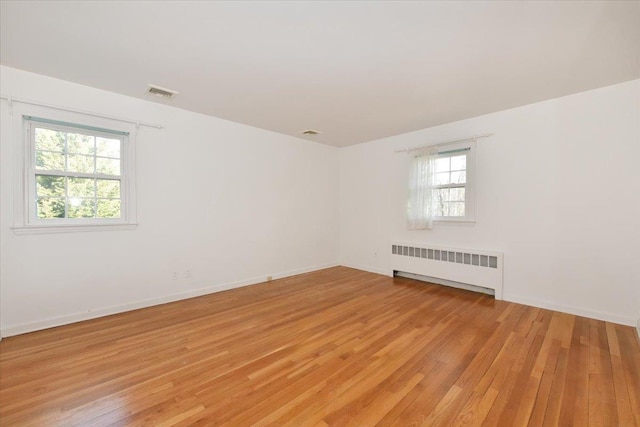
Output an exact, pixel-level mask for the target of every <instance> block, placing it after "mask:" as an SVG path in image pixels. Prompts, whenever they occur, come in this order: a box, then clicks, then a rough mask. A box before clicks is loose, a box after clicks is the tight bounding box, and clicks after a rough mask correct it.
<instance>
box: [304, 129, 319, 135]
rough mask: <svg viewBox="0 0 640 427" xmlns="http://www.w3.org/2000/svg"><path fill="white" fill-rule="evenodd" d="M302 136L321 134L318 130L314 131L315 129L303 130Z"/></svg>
mask: <svg viewBox="0 0 640 427" xmlns="http://www.w3.org/2000/svg"><path fill="white" fill-rule="evenodd" d="M300 133H301V134H303V135H311V136H312V135H317V134H319V133H320V131H318V130H313V129H307V130H301V131H300Z"/></svg>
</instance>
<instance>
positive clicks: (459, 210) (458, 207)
mask: <svg viewBox="0 0 640 427" xmlns="http://www.w3.org/2000/svg"><path fill="white" fill-rule="evenodd" d="M449 216H464V202H451V203H449Z"/></svg>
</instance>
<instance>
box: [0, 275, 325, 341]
mask: <svg viewBox="0 0 640 427" xmlns="http://www.w3.org/2000/svg"><path fill="white" fill-rule="evenodd" d="M337 266H338V264H325V265H318V266H314V267H308V268H300V269H296V270H289V271H285V272H281V273H277V274H273V275H272V277H273V279H274V280H276V279H282V278H285V277H291V276H296V275H298V274H304V273H310V272H312V271H318V270H324V269H325V268H331V267H337ZM265 277H266V276H260V277H255V278H252V279H245V280H238V281H236V282H230V283H223V284H218V285H213V286H208V287H205V288H198V289H193V290H189V291H185V292H179V293H175V294H170V295H166V296H162V297H158V298H150V299H146V300H142V301H136V302H133V303H129V304H123V305H118V306H111V307H103V308H99V309H96V310H89V311H87V312H82V313H76V314H70V315H64V316H57V317H52V318H49V319H45V320H41V321H37V322H30V323H23V324H18V325H13V326H9V327H6V328H4V329H2V331H0V339H2V337H5V338H6V337H10V336H14V335H20V334H26V333H28V332H34V331H39V330H42V329H49V328H53V327H56V326H63V325H68V324H70V323H76V322H81V321H83V320H90V319H96V318H98V317H104V316H109V315H112V314H118V313H124V312H126V311H131V310H137V309H140V308H145V307H151V306H154V305H160V304H166V303H169V302H174V301H180V300H183V299H188V298H194V297H199V296H202V295H207V294H213V293H216V292H222V291H227V290H230V289H235V288H240V287H243V286H250V285H255V284H258V283H262V282H265Z"/></svg>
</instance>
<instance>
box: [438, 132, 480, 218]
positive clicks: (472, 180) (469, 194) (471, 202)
mask: <svg viewBox="0 0 640 427" xmlns="http://www.w3.org/2000/svg"><path fill="white" fill-rule="evenodd" d="M456 150H468V151H466V152H465V154H466V155H467V169H466V171H467V183H466V184H465V185H464V187H465V208H464V212H465V216H434V217H433V222H436V223H456V222H457V223H475V222H476V211H475V208H476V206H475V205H476V203H475V197H476V141H467V142H460V143H456V144H447V145H446V146H445V147H442V148H441V150H440V151H441V153H442V154H446V153H447V152H448V151H456ZM445 187H446V186H445Z"/></svg>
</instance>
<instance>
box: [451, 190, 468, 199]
mask: <svg viewBox="0 0 640 427" xmlns="http://www.w3.org/2000/svg"><path fill="white" fill-rule="evenodd" d="M464 192H465V189H464V188H451V189H450V190H449V200H452V201H460V202H464Z"/></svg>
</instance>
